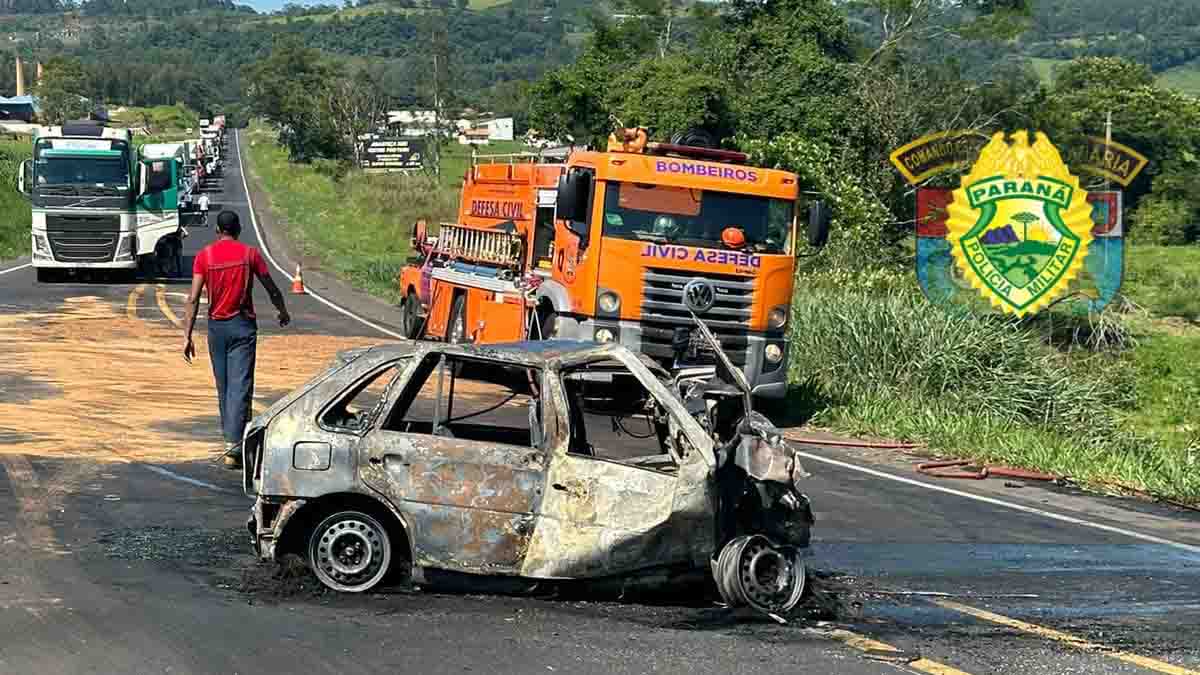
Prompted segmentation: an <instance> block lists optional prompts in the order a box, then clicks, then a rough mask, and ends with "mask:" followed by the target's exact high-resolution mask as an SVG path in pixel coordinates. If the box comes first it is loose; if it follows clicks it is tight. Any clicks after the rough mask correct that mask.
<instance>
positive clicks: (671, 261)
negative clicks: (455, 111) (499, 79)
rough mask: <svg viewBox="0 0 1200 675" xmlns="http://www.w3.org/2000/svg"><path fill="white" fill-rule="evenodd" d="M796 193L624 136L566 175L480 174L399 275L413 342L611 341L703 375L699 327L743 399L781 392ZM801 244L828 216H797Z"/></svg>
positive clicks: (776, 173)
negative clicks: (745, 387)
mask: <svg viewBox="0 0 1200 675" xmlns="http://www.w3.org/2000/svg"><path fill="white" fill-rule="evenodd" d="M804 195H805V193H804V192H803V191H802V190H801V189H800V185H799V178H798V176H797V175H796V174H794V173H790V172H787V171H780V170H774V169H764V168H759V167H754V166H750V165H748V158H747V157H746V156H745V155H743V154H741V153H736V152H730V151H725V150H718V149H714V148H707V147H695V146H684V145H677V144H666V143H651V142H648V140H647V136H646V133H645V131H644V130H641V129H637V130H625V131H624V132H621V134H620V135H619V136H618V134H614V135H613V136H612V137H610V139H609V147H608V148H607V150H606V151H603V152H598V151H583V152H574V153H572V154H571V155H570V156H569V157H568V158H567V161H566V163H565V164H539V163H535V162H531V161H530V162H526V163H518V162H514V161H510V162H508V163H493V164H477V165H475V166H473V167H472V168H471V169H470V170H469V171H468V173H467V176H466V180H465V181H464V186H463V192H462V203H461V206H460V212H459V220H458V222H457V223H455V224H444V225H442V226H441V229H440V231H439V233H438V236H437V237H436V239H434V238H431V237H429V236H428V235H427V229H426V227H425V225H424V224H423V223H419V224H418V226H417V227H416V231H415V233H414V240H413V245H414V251H419V252H420V255H419V257H418V258H417V260H416V261H414V263H413V264H411V265H409V266H408V267H406V268H405V269H404V271H403V272H402V273H401V276H400V280H399V281H400V284H401V289H402V291H403V293H404V298H405V299H404V304H403V317H404V319H403V325H404V331H405V333H406V334H407V335H408V337H411V338H414V339H416V338H419V337H427V338H435V339H442V340H447V341H450V342H462V341H466V342H477V343H496V342H507V341H512V340H524V339H545V338H551V337H562V338H570V339H577V340H586V341H596V342H602V343H603V342H620V343H621V344H623V345H625V346H627V347H630V348H632V349H634V350H636V351H640V352H642V353H644V354H646V355H647V356H650V357H652V358H654V359H656V360H658V361H659V362H660V363H662V364H663V365H664V366H665V367H666V368H668V369H669V370H671V371H672V372H675V373H677V374H678V373H680V372H684V371H689V372H692V371H703V370H704V369H711V368H712V367H713V366H714V365H715V363H716V358H715V355H714V354H712V353H711V349H709V348H708V347H707V343H706V342H704V341H703V340H702V339H700V337H699V336H698V335H697V334H695V333H693V329H694V328H695V322H696V320H700V321H702V322H703V323H704V324H705V325H706V326H707V327H708V329H709V330H710V331H711V332H712V333H713V334H714V335H715V336H716V338H717V340H718V341H719V342H720V343H721V349H722V350H723V351H724V352H725V353H726V355H727V356H728V357H729V359H730V360H731V361H732V362H733V364H734V365H735V366H737V367H738V368H740V369H741V370H742V372H743V373H744V375H745V376H746V379H747V380H748V382H749V384H750V385H751V387H752V389H753V393H754V395H755V396H759V397H764V398H779V397H782V396H784V395H785V394H786V391H787V363H788V346H787V339H786V333H787V329H788V323H789V320H790V315H791V311H790V305H791V299H792V290H793V277H794V272H795V255H796V253H797V250H796V249H797V245H798V239H797V237H798V236H801V235H802V234H803V229H802V228H801V222H802V218H801V212H802V209H801V208H800V207H801V203H802V200H804ZM805 219H806V220H807V223H806V229H807V239H808V243H809V245H811V246H822V245H824V243H825V240H826V238H827V235H828V222H829V217H828V211H827V210H826V209H825V207H824V205H823V204H822V203H821V202H817V201H814V202H811V203H809V204H808V209H807V216H806V218H805Z"/></svg>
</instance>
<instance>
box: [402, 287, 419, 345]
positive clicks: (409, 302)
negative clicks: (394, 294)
mask: <svg viewBox="0 0 1200 675" xmlns="http://www.w3.org/2000/svg"><path fill="white" fill-rule="evenodd" d="M420 307H421V301H420V300H418V299H417V293H416V291H413V290H411V289H410V290H409V291H408V295H407V296H406V297H405V298H404V302H403V303H401V305H400V329H401V330H402V331H403V332H404V337H406V338H408V339H409V340H416V339H417V337H418V336H419V335H420V332H421V309H420Z"/></svg>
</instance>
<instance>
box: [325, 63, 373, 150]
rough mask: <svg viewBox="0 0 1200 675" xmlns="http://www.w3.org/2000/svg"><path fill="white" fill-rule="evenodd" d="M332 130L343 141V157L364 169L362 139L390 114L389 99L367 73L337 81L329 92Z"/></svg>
mask: <svg viewBox="0 0 1200 675" xmlns="http://www.w3.org/2000/svg"><path fill="white" fill-rule="evenodd" d="M326 95H327V96H328V97H329V100H328V104H327V105H328V107H329V111H330V114H331V116H332V121H333V128H334V130H335V131H336V133H337V135H338V137H339V138H341V139H342V140H343V143H344V144H345V149H344V150H343V154H345V155H346V156H349V157H352V158H353V159H354V166H356V167H357V166H361V165H362V144H361V143H360V141H359V137H360V136H362V135H363V134H365V133H367V132H369V131H372V130H373V129H374V128H375V125H376V124H377V123H378V122H379V120H380V119H381V118H382V117H383V115H384V114H385V113H386V112H387V106H388V97H387V95H386V94H385V93H384V91H383V89H382V88H381V87H380V86H379V83H378V81H377V80H376V79H375V78H374V77H372V76H371V74H370V73H369V72H367V71H366V70H359V71H358V72H356V73H354V74H352V75H350V76H348V77H342V78H338V79H337V80H336V81H335V82H334V83H333V84H332V85H331V86H330V87H329V88H328V90H327V94H326Z"/></svg>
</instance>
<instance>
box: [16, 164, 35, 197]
mask: <svg viewBox="0 0 1200 675" xmlns="http://www.w3.org/2000/svg"><path fill="white" fill-rule="evenodd" d="M17 189H18V190H20V191H21V194H23V195H25V196H26V197H28V196H30V195H31V194H32V193H33V160H32V159H27V160H25V161H23V162H21V171H20V173H18V174H17Z"/></svg>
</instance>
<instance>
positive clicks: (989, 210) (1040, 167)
mask: <svg viewBox="0 0 1200 675" xmlns="http://www.w3.org/2000/svg"><path fill="white" fill-rule="evenodd" d="M1011 139H1012V143H1011V144H1010V143H1009V142H1008V141H1007V140H1006V138H1005V135H1004V133H1003V132H1000V133H997V134H995V135H994V136H992V138H991V140H990V141H989V142H988V144H987V145H986V146H984V148H983V149H982V150H981V151H980V153H979V159H978V160H977V161H976V162H975V164H974V166H973V167H972V169H971V172H970V173H969V174H968V175H967V176H966V177H964V178H963V179H962V182H961V184H960V187H959V188H958V189H957V190H955V191H954V192H953V200H952V201H951V203H950V205H949V206H948V207H947V209H946V214H947V216H946V220H945V226H946V230H947V232H946V242H947V243H948V244H949V248H950V254H951V255H952V256H953V258H954V261H955V265H956V266H957V267H958V269H959V270H961V272H962V273H963V276H964V277H965V279H966V280H967V281H968V282H969V283H970V284H971V286H973V287H974V288H975V289H976V290H977V291H978V292H979V293H980V294H981V295H982V296H983V297H984V298H986V299H987V300H988V301H989V302H991V304H992V305H994V306H996V307H997V308H999V309H1001V310H1003V311H1004V312H1007V313H1010V314H1014V315H1016V316H1026V315H1029V314H1034V313H1037V312H1038V311H1040V310H1041V309H1043V308H1045V307H1046V306H1047V305H1049V304H1050V303H1052V302H1053V301H1054V300H1055V299H1056V298H1058V297H1060V296H1061V295H1062V294H1063V293H1064V292H1065V291H1066V290H1067V288H1068V286H1069V285H1070V284H1071V281H1072V280H1073V279H1075V277H1076V276H1077V275H1078V274H1079V272H1080V269H1081V268H1082V266H1083V262H1084V259H1085V258H1086V257H1087V253H1088V246H1089V244H1091V242H1092V228H1093V225H1094V223H1093V221H1092V204H1090V203H1089V202H1088V195H1087V192H1085V191H1084V190H1083V188H1082V187H1080V184H1079V178H1078V177H1076V176H1074V175H1072V174H1071V172H1070V170H1069V169H1068V168H1067V165H1066V164H1065V163H1064V162H1063V160H1062V157H1061V156H1060V155H1059V153H1058V150H1057V149H1056V148H1055V147H1054V146H1053V145H1052V144H1051V143H1050V140H1049V139H1048V138H1047V137H1046V135H1045V134H1044V133H1041V132H1038V133H1037V137H1036V140H1035V141H1034V142H1033V143H1030V142H1029V134H1028V133H1027V132H1025V131H1018V132H1015V133H1013V134H1012V135H1011Z"/></svg>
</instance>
